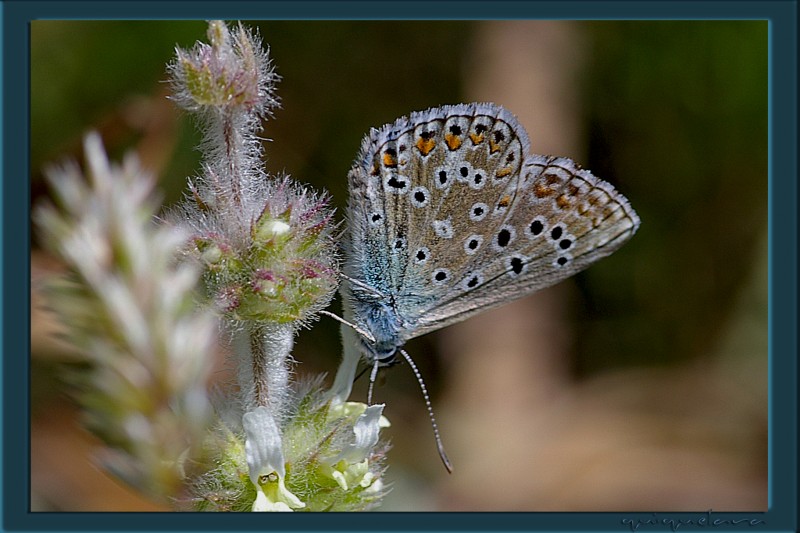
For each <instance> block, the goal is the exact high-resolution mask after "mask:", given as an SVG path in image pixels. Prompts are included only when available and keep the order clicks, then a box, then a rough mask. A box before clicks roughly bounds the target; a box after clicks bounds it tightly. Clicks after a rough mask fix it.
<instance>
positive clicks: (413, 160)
mask: <svg viewBox="0 0 800 533" xmlns="http://www.w3.org/2000/svg"><path fill="white" fill-rule="evenodd" d="M348 186H349V202H348V207H347V225H348V226H347V227H348V231H347V235H346V240H345V245H344V247H345V262H344V268H343V270H344V281H343V283H342V293H343V300H344V307H345V318H346V319H347V320H349V321H350V322H351V323H353V324H354V326H355V327H356V329H357V330H358V331H360V332H362V334H361V335H360V336H359V343H360V346H359V349H360V351H361V353H362V355H363V356H364V358H365V359H366V360H367V361H368V362H369V363H370V364H372V365H374V368H375V371H377V368H378V367H379V366H387V365H391V364H393V363H394V362H396V360H397V354H398V352H400V353H401V354H402V355H403V356H404V357H406V359H407V360H408V361H409V363H410V364H412V368H414V370H415V372H416V368H415V367H413V362H411V360H410V358H408V357H407V354H405V352H404V351H403V350H402V346H403V345H404V344H405V343H406V342H407V341H408V340H410V339H413V338H414V337H418V336H420V335H423V334H425V333H428V332H430V331H434V330H437V329H439V328H443V327H445V326H448V325H450V324H454V323H456V322H460V321H462V320H465V319H467V318H469V317H471V316H473V315H475V314H477V313H480V312H481V311H484V310H486V309H489V308H492V307H496V306H498V305H502V304H504V303H507V302H509V301H511V300H515V299H518V298H521V297H523V296H526V295H528V294H530V293H533V292H535V291H537V290H540V289H543V288H545V287H548V286H551V285H553V284H555V283H558V282H559V281H561V280H563V279H565V278H567V277H569V276H571V275H573V274H575V273H577V272H579V271H581V270H583V269H585V268H586V267H588V266H589V265H591V264H592V263H594V262H595V261H597V260H599V259H601V258H603V257H605V256H607V255H609V254H611V253H612V252H614V251H615V250H617V249H618V248H619V247H620V246H622V245H623V244H624V243H625V242H626V241H627V240H628V239H630V238H631V236H633V234H634V233H635V232H636V230H637V228H638V227H639V218H638V216H637V215H636V212H635V211H634V210H633V208H632V207H631V206H630V204H629V202H628V200H627V199H626V198H625V197H624V196H622V195H621V194H620V193H618V192H617V191H616V190H615V189H614V188H613V187H612V186H611V185H610V184H608V183H607V182H605V181H603V180H601V179H599V178H597V177H595V176H594V175H592V174H591V173H590V172H589V171H587V170H582V169H581V168H580V167H578V165H577V164H575V163H574V162H573V161H572V160H570V159H566V158H562V157H551V156H542V155H535V154H531V153H530V142H529V140H528V134H527V132H526V131H525V129H524V128H523V127H522V126H521V125H520V123H519V121H518V120H517V119H516V117H514V115H512V114H511V113H510V112H509V111H507V110H506V109H504V108H503V107H500V106H498V105H495V104H491V103H471V104H459V105H452V106H442V107H437V108H432V109H428V110H426V111H420V112H415V113H411V114H410V115H409V116H407V117H402V118H399V119H397V120H396V121H395V122H393V123H391V124H387V125H385V126H383V127H381V128H378V129H372V130H371V131H370V132H369V134H368V135H367V136H366V137H365V138H364V140H363V142H362V145H361V151H360V153H359V155H358V157H357V159H356V161H355V163H354V164H353V167H352V169H351V170H350V172H349V174H348ZM373 375H374V374H373ZM418 378H419V376H418ZM373 380H374V377H373ZM420 381H421V378H420ZM423 392H424V386H423ZM426 402H427V398H426ZM428 406H429V410H430V404H429V402H428ZM434 429H436V428H435V423H434ZM437 442H438V435H437ZM443 459H444V457H443ZM445 462H446V461H445Z"/></svg>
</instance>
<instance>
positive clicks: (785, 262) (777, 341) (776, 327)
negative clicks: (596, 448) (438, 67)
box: [0, 0, 798, 531]
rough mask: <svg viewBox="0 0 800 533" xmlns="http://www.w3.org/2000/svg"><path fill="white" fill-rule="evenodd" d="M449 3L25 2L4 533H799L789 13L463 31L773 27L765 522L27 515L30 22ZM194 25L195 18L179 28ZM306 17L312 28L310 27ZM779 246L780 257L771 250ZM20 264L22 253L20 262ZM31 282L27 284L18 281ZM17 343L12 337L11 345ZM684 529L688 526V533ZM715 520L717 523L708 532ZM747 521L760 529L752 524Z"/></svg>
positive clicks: (11, 177) (641, 15)
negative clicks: (678, 22)
mask: <svg viewBox="0 0 800 533" xmlns="http://www.w3.org/2000/svg"><path fill="white" fill-rule="evenodd" d="M453 3H454V2H451V1H447V0H430V1H426V2H421V1H405V2H399V1H387V2H371V1H358V0H350V1H336V0H334V1H303V0H298V1H265V0H262V1H259V2H255V1H251V2H241V1H238V2H237V1H230V2H224V1H220V0H215V1H195V2H191V3H189V2H181V1H164V2H155V1H140V2H133V1H127V2H101V1H82V2H81V1H63V2H61V1H49V2H44V1H22V0H10V1H9V0H5V1H3V2H2V3H0V23H1V24H2V35H1V36H0V38H1V39H2V60H1V61H2V76H3V85H2V89H0V90H1V91H2V93H0V94H2V105H3V107H2V130H0V141H1V142H2V155H0V165H1V167H0V168H2V176H3V179H2V189H0V201H1V202H2V203H1V204H0V209H2V211H0V220H2V250H0V257H2V265H3V270H2V279H3V282H2V287H0V294H1V295H2V301H3V308H2V326H1V327H2V332H3V335H2V368H0V378H2V427H3V434H2V441H0V452H1V453H2V473H3V482H2V529H3V530H8V531H58V530H64V531H67V530H70V531H71V530H83V531H94V530H99V531H115V530H125V531H138V530H142V531H162V530H163V531H167V530H170V531H171V530H193V531H216V530H219V531H223V530H227V531H245V530H266V529H268V530H272V531H283V530H286V531H293V530H334V531H338V530H347V531H364V530H366V531H371V530H376V531H377V530H387V531H404V530H409V531H410V530H418V531H434V530H436V531H439V530H443V531H483V530H509V531H528V530H530V531H541V530H549V531H631V530H637V531H676V530H680V531H688V530H696V529H706V528H709V529H710V530H713V531H796V530H797V528H798V522H797V504H796V500H797V496H798V494H797V467H798V465H797V453H798V449H797V421H798V418H797V399H798V398H797V377H798V376H797V358H796V356H797V353H798V352H797V333H796V331H795V330H796V325H797V274H798V263H797V242H798V238H797V237H798V236H797V200H798V198H797V181H798V168H797V149H796V146H797V94H798V93H797V44H798V43H797V15H798V13H797V2H796V1H788V0H787V1H763V2H762V1H757V0H756V1H748V0H742V1H733V2H730V1H697V2H669V1H652V2H648V1H569V0H566V1H541V2H539V1H533V0H519V1H513V0H511V1H493V2H488V1H470V0H457V3H458V4H459V17H458V18H460V19H465V20H466V19H490V18H493V19H519V18H547V19H667V18H668V19H748V20H753V19H760V20H769V21H770V89H769V94H770V102H769V114H770V122H769V141H770V152H769V159H770V165H769V168H770V172H769V207H770V211H769V213H770V220H769V224H770V226H769V228H770V241H769V244H770V246H769V258H770V277H769V294H770V352H769V360H770V411H769V422H770V424H769V472H770V481H769V488H770V493H769V510H768V511H767V512H765V513H717V512H713V513H712V514H711V515H709V516H708V517H707V516H706V513H703V512H698V513H657V514H654V513H624V514H623V513H361V514H358V515H352V514H347V515H344V514H333V515H321V514H292V515H288V514H276V515H271V516H270V517H269V518H267V517H264V516H263V515H252V514H241V515H230V514H213V513H212V514H204V515H202V516H200V515H198V514H192V513H188V514H187V513H158V514H155V513H30V512H28V509H29V496H30V485H29V482H30V480H29V476H30V469H29V455H30V445H29V429H30V428H29V424H30V418H29V406H28V397H29V396H28V383H29V381H28V378H29V357H28V356H27V354H29V353H30V347H29V342H30V336H29V335H25V334H18V333H19V332H25V331H30V254H29V248H30V216H29V210H30V190H29V184H28V176H29V175H30V168H29V162H28V158H27V157H26V156H23V155H22V154H28V153H29V146H30V137H29V135H30V131H29V105H30V102H29V92H30V88H29V76H28V74H29V65H28V59H29V22H30V21H31V20H35V19H211V18H225V19H309V18H316V19H361V20H377V19H386V18H420V17H398V16H397V14H398V13H413V14H415V15H421V16H422V17H421V18H425V19H450V18H452V14H453ZM188 14H190V16H187V15H188ZM310 14H313V16H310ZM775 243H778V244H779V245H780V246H779V247H778V248H777V249H776V247H775ZM26 252H28V253H26ZM26 280H27V282H26ZM6 332H13V333H14V334H13V335H6V334H5V333H6ZM687 521H692V522H691V523H689V522H687ZM714 521H718V522H716V523H714ZM751 521H755V522H754V523H753V522H751Z"/></svg>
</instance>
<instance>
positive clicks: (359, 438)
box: [325, 402, 389, 490]
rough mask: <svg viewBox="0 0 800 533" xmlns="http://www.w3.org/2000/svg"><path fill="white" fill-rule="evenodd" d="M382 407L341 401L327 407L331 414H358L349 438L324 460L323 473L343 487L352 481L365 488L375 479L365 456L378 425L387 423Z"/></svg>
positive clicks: (370, 449)
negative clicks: (340, 449) (341, 447)
mask: <svg viewBox="0 0 800 533" xmlns="http://www.w3.org/2000/svg"><path fill="white" fill-rule="evenodd" d="M383 408H384V405H383V404H378V405H370V406H367V405H366V404H363V403H358V402H344V403H340V404H338V405H334V406H332V407H331V410H330V412H329V416H331V417H334V418H339V417H345V418H353V417H356V416H357V417H358V418H357V420H356V421H355V424H354V425H353V440H352V441H351V442H350V443H348V444H347V445H346V446H345V447H344V449H342V451H341V452H340V453H339V454H338V455H336V456H334V457H332V458H330V459H328V460H327V461H325V463H326V464H325V467H326V468H325V473H326V474H327V475H328V476H330V477H331V478H333V479H334V480H335V481H336V483H338V484H339V486H340V487H341V488H342V489H343V490H348V488H349V487H353V486H356V485H360V486H362V487H365V488H366V487H369V486H370V485H371V484H372V482H373V481H374V480H375V476H374V474H373V473H372V472H370V471H369V460H368V457H369V456H370V454H371V453H372V449H373V448H374V447H375V445H376V444H377V443H378V437H379V436H380V430H381V428H382V427H389V420H388V419H387V418H386V417H385V416H383Z"/></svg>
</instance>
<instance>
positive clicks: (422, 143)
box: [417, 137, 436, 155]
mask: <svg viewBox="0 0 800 533" xmlns="http://www.w3.org/2000/svg"><path fill="white" fill-rule="evenodd" d="M435 147H436V141H434V140H433V139H432V138H427V139H426V138H424V137H420V138H419V139H417V150H419V153H421V154H422V155H428V154H429V153H431V150H433V149H434V148H435Z"/></svg>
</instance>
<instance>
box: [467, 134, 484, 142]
mask: <svg viewBox="0 0 800 533" xmlns="http://www.w3.org/2000/svg"><path fill="white" fill-rule="evenodd" d="M469 138H470V139H472V144H480V143H482V142H483V133H480V134H478V133H470V134H469Z"/></svg>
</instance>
